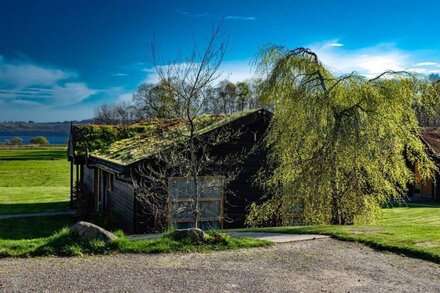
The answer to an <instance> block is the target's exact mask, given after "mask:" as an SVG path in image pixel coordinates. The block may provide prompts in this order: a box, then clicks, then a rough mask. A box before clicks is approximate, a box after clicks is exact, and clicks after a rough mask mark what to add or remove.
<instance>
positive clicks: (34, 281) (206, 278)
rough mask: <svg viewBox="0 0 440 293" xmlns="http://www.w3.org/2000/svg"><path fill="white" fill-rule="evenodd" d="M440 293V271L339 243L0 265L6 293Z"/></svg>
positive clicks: (4, 261) (11, 261)
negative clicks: (61, 292)
mask: <svg viewBox="0 0 440 293" xmlns="http://www.w3.org/2000/svg"><path fill="white" fill-rule="evenodd" d="M2 290H3V291H6V292H10V291H38V292H41V291H48V292H52V291H63V292H66V291H67V292H69V291H118V292H121V291H130V292H131V291H137V292H141V291H142V292H347V291H351V292H387V291H388V292H440V266H439V265H437V264H434V263H430V262H426V261H422V260H417V259H412V258H407V257H402V256H399V255H395V254H383V253H380V252H377V251H374V250H372V249H370V248H367V247H365V246H363V245H361V244H356V243H350V242H341V241H337V240H334V239H330V238H327V239H319V240H313V241H303V242H292V243H284V244H278V245H274V246H273V247H270V248H258V249H244V250H239V251H225V252H212V253H204V254H199V253H190V254H167V255H165V254H161V255H134V254H126V255H114V256H94V257H84V258H32V259H2V260H0V291H2Z"/></svg>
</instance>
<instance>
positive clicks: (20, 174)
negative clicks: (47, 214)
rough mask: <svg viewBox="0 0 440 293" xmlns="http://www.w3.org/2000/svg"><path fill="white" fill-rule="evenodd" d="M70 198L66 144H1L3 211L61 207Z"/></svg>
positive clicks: (0, 207) (0, 205) (0, 200)
mask: <svg viewBox="0 0 440 293" xmlns="http://www.w3.org/2000/svg"><path fill="white" fill-rule="evenodd" d="M68 201H69V165H68V162H67V160H66V148H65V147H41V148H28V147H23V148H10V149H6V148H0V214H13V213H26V212H43V211H59V210H64V209H66V208H67V207H68V205H69V203H68Z"/></svg>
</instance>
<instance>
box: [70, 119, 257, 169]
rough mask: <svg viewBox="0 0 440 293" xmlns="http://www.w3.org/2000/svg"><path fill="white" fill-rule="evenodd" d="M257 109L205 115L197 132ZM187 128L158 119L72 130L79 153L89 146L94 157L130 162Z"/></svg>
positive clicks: (179, 122) (197, 121)
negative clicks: (228, 113) (122, 125)
mask: <svg viewBox="0 0 440 293" xmlns="http://www.w3.org/2000/svg"><path fill="white" fill-rule="evenodd" d="M257 111H259V110H251V111H244V112H239V113H235V114H232V115H201V116H199V117H197V118H196V119H195V124H196V129H197V134H198V135H201V134H204V133H207V132H209V131H211V130H213V129H216V128H218V127H221V126H223V125H226V124H228V123H230V122H232V121H234V120H236V119H238V118H241V117H244V116H247V115H249V114H252V113H255V112H257ZM186 128H187V127H186V124H185V123H184V121H183V120H179V119H155V120H148V121H144V122H140V123H136V124H132V125H129V126H125V127H121V126H109V125H105V126H104V125H75V126H74V127H73V131H72V134H73V137H74V141H75V154H77V155H81V154H84V153H85V150H86V149H88V150H89V152H90V155H91V156H93V157H97V158H101V159H105V160H107V161H111V162H114V163H117V164H119V165H123V166H126V165H130V164H132V163H134V162H137V161H139V160H142V159H144V158H147V157H149V156H151V155H153V154H154V153H156V152H158V151H159V150H161V149H163V148H165V147H167V146H169V145H171V144H173V143H175V142H176V141H177V140H179V139H180V138H182V137H184V136H185V133H188V130H187V129H186Z"/></svg>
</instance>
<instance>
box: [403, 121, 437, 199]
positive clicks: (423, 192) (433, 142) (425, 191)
mask: <svg viewBox="0 0 440 293" xmlns="http://www.w3.org/2000/svg"><path fill="white" fill-rule="evenodd" d="M420 136H421V139H422V141H423V143H424V144H425V145H426V147H427V150H428V154H429V155H430V157H431V159H432V160H434V162H435V163H436V164H437V166H438V167H439V168H440V129H439V128H425V129H424V130H423V131H422V133H421V135H420ZM413 171H414V174H415V177H416V183H415V184H414V186H412V188H410V194H409V196H410V197H415V198H422V199H431V200H440V173H439V172H437V173H436V174H435V180H431V179H429V180H426V181H424V182H422V181H421V180H420V175H419V174H420V171H419V168H418V165H417V164H415V165H414V166H413Z"/></svg>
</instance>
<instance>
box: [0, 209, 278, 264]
mask: <svg viewBox="0 0 440 293" xmlns="http://www.w3.org/2000/svg"><path fill="white" fill-rule="evenodd" d="M72 224H73V219H72V218H70V217H68V216H57V217H28V218H18V219H4V220H0V257H27V256H45V255H57V256H78V255H85V254H108V253H118V252H119V253H160V252H177V251H181V252H190V251H197V252H205V251H212V250H227V249H237V248H250V247H262V246H269V245H271V243H270V242H268V241H262V240H255V239H235V238H230V237H228V236H226V235H224V237H225V239H226V241H225V242H224V243H211V242H208V243H204V244H193V243H189V242H186V241H175V240H173V239H172V238H171V237H169V235H165V237H162V238H159V239H150V240H137V241H133V240H129V239H127V238H126V237H125V236H124V235H123V233H121V232H116V234H117V235H118V236H119V238H118V239H116V240H115V241H112V242H110V243H108V244H106V243H104V242H102V241H98V240H95V241H90V242H87V243H78V242H76V241H75V240H74V239H73V238H72V237H71V234H70V229H69V228H68V226H70V225H72ZM63 227H64V228H63Z"/></svg>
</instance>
